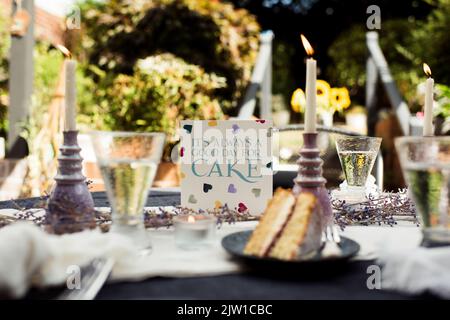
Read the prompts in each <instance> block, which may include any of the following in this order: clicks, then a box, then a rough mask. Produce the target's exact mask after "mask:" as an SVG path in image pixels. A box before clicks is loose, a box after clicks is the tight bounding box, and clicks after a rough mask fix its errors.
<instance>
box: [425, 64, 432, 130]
mask: <svg viewBox="0 0 450 320" xmlns="http://www.w3.org/2000/svg"><path fill="white" fill-rule="evenodd" d="M423 71H424V72H425V74H426V75H427V76H428V79H427V80H426V82H425V106H424V122H423V135H424V136H433V135H434V134H433V87H434V79H433V78H432V77H431V69H430V67H429V66H428V65H427V64H426V63H424V64H423Z"/></svg>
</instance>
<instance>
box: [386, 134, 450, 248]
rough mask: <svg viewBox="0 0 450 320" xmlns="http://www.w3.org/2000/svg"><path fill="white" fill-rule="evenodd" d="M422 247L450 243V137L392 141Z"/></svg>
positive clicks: (404, 138)
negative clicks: (420, 232) (420, 231)
mask: <svg viewBox="0 0 450 320" xmlns="http://www.w3.org/2000/svg"><path fill="white" fill-rule="evenodd" d="M395 147H396V149H397V152H398V154H399V158H400V164H401V167H402V170H403V175H404V177H405V180H406V182H407V184H408V191H409V194H410V196H411V198H412V200H413V201H414V204H415V207H416V210H417V212H418V214H419V218H420V220H421V223H422V228H423V236H424V239H423V240H424V245H435V244H450V207H449V199H450V192H449V190H450V137H400V138H397V139H395Z"/></svg>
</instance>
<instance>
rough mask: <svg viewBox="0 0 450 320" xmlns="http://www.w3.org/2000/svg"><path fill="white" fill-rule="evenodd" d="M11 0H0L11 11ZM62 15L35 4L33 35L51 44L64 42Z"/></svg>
mask: <svg viewBox="0 0 450 320" xmlns="http://www.w3.org/2000/svg"><path fill="white" fill-rule="evenodd" d="M12 2H13V1H12V0H0V3H1V4H2V6H4V7H5V8H6V11H7V12H11V4H12ZM64 32H65V24H64V17H61V16H57V15H55V14H52V13H50V12H48V11H46V10H44V9H42V8H40V7H39V6H37V5H35V36H36V39H39V40H45V41H48V42H50V43H52V44H60V43H64Z"/></svg>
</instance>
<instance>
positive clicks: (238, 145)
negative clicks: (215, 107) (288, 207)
mask: <svg viewBox="0 0 450 320" xmlns="http://www.w3.org/2000/svg"><path fill="white" fill-rule="evenodd" d="M180 137H181V147H180V159H181V205H182V206H185V207H188V208H192V209H194V210H198V209H204V210H205V209H213V208H218V207H222V206H223V205H225V204H227V205H228V207H229V208H230V209H236V210H238V211H239V212H244V211H248V212H249V213H251V214H253V215H259V214H261V213H263V212H264V209H265V208H266V206H267V202H268V201H269V199H270V198H271V197H272V124H271V122H270V121H266V120H209V121H208V120H186V121H182V123H181V128H180Z"/></svg>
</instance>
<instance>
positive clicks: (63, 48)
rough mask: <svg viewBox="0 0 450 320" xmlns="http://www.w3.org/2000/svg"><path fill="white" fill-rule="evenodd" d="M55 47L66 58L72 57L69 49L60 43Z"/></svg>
mask: <svg viewBox="0 0 450 320" xmlns="http://www.w3.org/2000/svg"><path fill="white" fill-rule="evenodd" d="M56 48H58V50H59V51H61V52H62V54H63V55H65V56H66V57H67V58H69V59H70V58H72V54H71V53H70V51H69V49H67V48H66V47H64V46H63V45H62V44H57V45H56Z"/></svg>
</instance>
